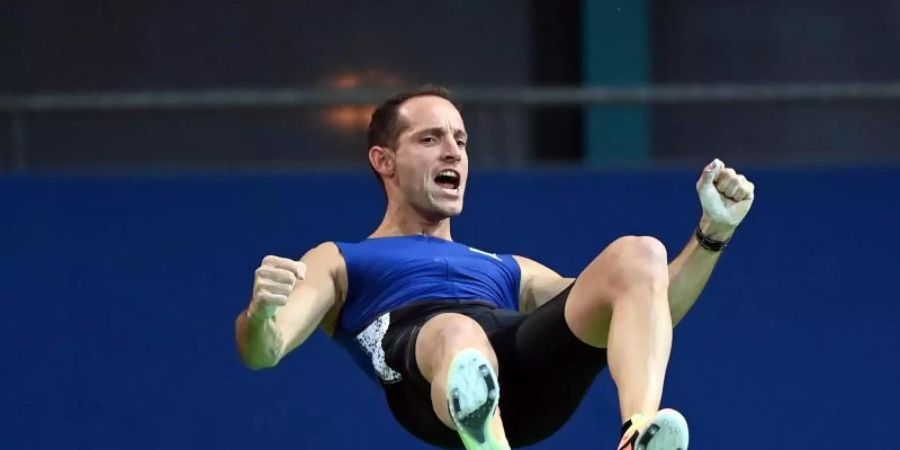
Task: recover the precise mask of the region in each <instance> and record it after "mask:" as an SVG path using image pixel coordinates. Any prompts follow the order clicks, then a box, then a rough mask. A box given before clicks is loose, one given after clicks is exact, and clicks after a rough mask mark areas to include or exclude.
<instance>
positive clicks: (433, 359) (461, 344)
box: [416, 313, 506, 441]
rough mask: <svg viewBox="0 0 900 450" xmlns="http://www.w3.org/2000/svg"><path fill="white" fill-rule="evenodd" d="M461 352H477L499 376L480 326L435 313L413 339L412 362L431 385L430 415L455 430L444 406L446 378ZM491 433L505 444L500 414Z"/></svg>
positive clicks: (459, 318) (445, 401) (472, 322)
mask: <svg viewBox="0 0 900 450" xmlns="http://www.w3.org/2000/svg"><path fill="white" fill-rule="evenodd" d="M465 349H475V350H478V351H479V352H481V353H482V354H483V355H484V356H485V357H486V358H487V359H488V361H489V362H490V363H491V365H492V366H493V368H494V372H495V373H499V367H498V365H497V356H496V354H494V349H493V348H492V347H491V344H490V341H488V338H487V335H486V334H485V333H484V330H483V329H482V328H481V326H479V325H478V323H477V322H475V321H474V320H472V319H470V318H468V317H466V316H463V315H461V314H453V313H447V314H439V315H437V316H435V317H433V318H432V319H430V320H429V321H428V322H426V323H425V325H424V326H423V327H422V329H421V331H419V337H418V339H417V340H416V361H417V363H418V365H419V370H421V372H422V375H424V376H425V379H426V380H428V381H429V382H430V383H431V404H432V407H433V408H434V413H435V414H436V415H437V416H438V418H439V419H441V422H443V423H444V425H446V426H448V427H449V428H452V429H456V426H455V424H454V423H453V419H452V418H451V417H450V411H449V408H448V406H447V378H448V374H449V371H450V363H451V362H452V361H453V357H454V356H455V355H456V354H457V353H458V352H460V351H461V350H465ZM491 431H492V432H493V435H494V437H495V438H496V439H497V440H500V441H506V433H505V432H504V430H503V422H502V420H501V419H500V411H499V409H498V411H497V413H496V414H495V415H494V418H493V420H492V422H491Z"/></svg>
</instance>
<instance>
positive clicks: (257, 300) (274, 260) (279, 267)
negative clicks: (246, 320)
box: [247, 255, 306, 319]
mask: <svg viewBox="0 0 900 450" xmlns="http://www.w3.org/2000/svg"><path fill="white" fill-rule="evenodd" d="M305 276H306V264H304V263H303V262H301V261H294V260H292V259H288V258H281V257H278V256H272V255H269V256H266V257H265V258H263V260H262V264H261V265H260V266H259V268H258V269H256V276H255V278H254V280H253V298H252V299H251V300H250V307H249V308H247V312H248V313H249V314H250V317H259V318H265V319H268V318H271V317H274V316H275V313H276V311H277V310H278V308H279V307H282V306H284V305H286V304H287V300H288V296H289V295H291V292H292V291H293V290H294V285H296V283H297V280H302V279H303V278H304V277H305Z"/></svg>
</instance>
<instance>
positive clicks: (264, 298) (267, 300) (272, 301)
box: [256, 291, 288, 306]
mask: <svg viewBox="0 0 900 450" xmlns="http://www.w3.org/2000/svg"><path fill="white" fill-rule="evenodd" d="M256 298H257V302H258V303H262V304H263V305H266V306H284V305H286V304H287V299H288V297H287V295H281V294H273V293H271V292H266V291H262V292H260V293H259V294H258V295H257V297H256Z"/></svg>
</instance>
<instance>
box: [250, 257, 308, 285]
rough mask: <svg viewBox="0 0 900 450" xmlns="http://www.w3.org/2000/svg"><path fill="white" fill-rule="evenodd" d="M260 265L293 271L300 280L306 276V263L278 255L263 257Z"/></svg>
mask: <svg viewBox="0 0 900 450" xmlns="http://www.w3.org/2000/svg"><path fill="white" fill-rule="evenodd" d="M260 267H261V268H262V267H272V268H277V269H285V270H289V271H291V272H293V273H294V274H296V275H297V277H298V278H300V279H301V280H302V279H303V277H305V276H306V264H303V262H301V261H294V260H293V259H288V258H282V257H280V256H275V255H269V256H266V257H265V258H263V260H262V266H260Z"/></svg>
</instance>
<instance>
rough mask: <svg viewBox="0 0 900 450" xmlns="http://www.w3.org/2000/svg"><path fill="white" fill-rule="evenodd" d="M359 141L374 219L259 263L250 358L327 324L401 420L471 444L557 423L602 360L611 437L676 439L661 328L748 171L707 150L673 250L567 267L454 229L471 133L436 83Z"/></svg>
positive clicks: (612, 254)
mask: <svg viewBox="0 0 900 450" xmlns="http://www.w3.org/2000/svg"><path fill="white" fill-rule="evenodd" d="M368 138H369V162H370V164H371V167H372V169H373V170H374V172H375V174H376V176H377V177H378V179H379V180H380V181H381V183H382V185H383V187H384V191H385V193H386V195H387V211H386V212H385V215H384V219H383V221H382V222H381V225H379V226H378V228H377V229H376V230H375V231H374V232H373V233H372V234H371V235H370V236H369V237H368V238H367V239H365V240H363V241H361V242H357V243H339V242H326V243H323V244H321V245H319V246H317V247H315V248H313V249H312V250H310V251H309V252H307V253H306V254H305V255H304V256H303V257H302V258H301V259H300V261H294V260H291V259H288V258H280V257H276V256H267V257H265V258H264V259H263V261H262V264H261V266H260V267H259V269H257V271H256V278H255V283H254V287H253V297H252V300H251V302H250V305H249V306H248V307H247V309H246V310H245V311H243V312H242V313H241V314H240V315H239V316H238V319H237V342H238V349H239V351H240V354H241V357H242V359H243V361H244V362H245V363H246V364H247V365H248V366H249V367H251V368H255V369H260V368H267V367H273V366H275V365H276V364H277V363H278V362H279V361H280V360H281V358H283V357H284V356H285V355H286V354H287V353H289V352H290V351H292V350H293V349H295V348H296V347H297V346H298V345H300V344H301V343H302V342H303V341H304V340H305V339H306V338H307V337H308V336H309V335H310V334H311V333H312V332H313V330H314V329H315V328H316V327H322V328H323V329H324V330H325V331H326V332H327V333H328V334H330V335H332V336H334V337H335V338H336V339H337V340H338V341H339V342H341V343H342V345H344V346H345V347H346V348H347V349H348V350H350V351H351V352H352V353H353V354H354V355H356V356H357V357H358V360H359V361H360V362H361V363H362V364H363V365H364V368H365V369H366V370H367V372H368V373H369V374H370V375H372V376H373V377H375V378H376V379H377V380H379V381H380V384H381V386H382V387H383V388H384V390H385V392H386V397H387V400H388V404H389V406H390V409H391V411H392V412H393V414H394V416H395V417H396V418H397V420H398V421H399V422H400V424H402V425H403V426H404V427H405V428H406V429H407V430H408V431H410V432H411V433H412V434H414V435H415V436H417V437H419V438H420V439H422V440H424V441H426V442H428V443H430V444H432V445H437V446H440V447H444V448H460V447H462V446H464V447H465V448H466V449H470V450H471V449H508V448H510V446H511V445H512V446H514V447H516V446H522V445H529V444H533V443H535V442H538V441H540V440H542V439H544V438H546V437H548V436H550V435H551V434H553V433H554V432H555V431H556V430H558V429H559V428H560V427H561V426H562V425H563V424H564V423H565V422H566V421H567V420H568V418H569V417H570V416H571V414H572V413H573V412H574V410H575V409H576V407H577V406H578V404H579V403H580V402H581V399H582V398H583V396H584V394H585V392H586V391H587V389H588V388H589V387H590V385H591V383H592V382H593V380H594V379H595V377H596V376H597V374H598V373H599V372H600V371H601V370H602V369H603V367H605V366H608V367H609V370H610V372H611V374H612V377H613V379H614V380H615V383H616V387H617V389H618V395H619V403H620V409H621V414H622V421H623V423H624V424H623V427H622V439H621V442H620V443H619V445H618V446H617V447H616V449H624V450H634V449H651V450H669V449H671V450H675V449H686V448H687V445H688V429H687V424H686V422H685V420H684V418H683V417H682V416H681V415H680V414H679V413H677V412H676V411H674V410H671V409H663V410H659V406H660V405H659V404H660V400H661V397H662V390H663V381H664V378H665V371H666V365H667V363H668V359H669V351H670V348H671V340H672V327H673V325H674V324H676V323H678V321H679V320H681V318H682V317H684V315H685V313H687V311H688V310H689V309H690V308H691V306H692V305H693V304H694V302H695V301H696V299H697V297H698V296H699V294H700V291H701V290H702V288H703V286H704V285H705V284H706V281H707V280H708V278H709V276H710V274H711V272H712V270H713V266H714V265H715V263H716V261H717V259H718V257H719V255H720V251H721V250H722V248H723V247H724V246H725V244H726V243H727V242H728V240H729V238H730V237H731V235H732V233H733V232H734V230H735V228H736V227H737V225H738V224H739V223H740V222H741V220H742V219H743V218H744V216H745V215H746V214H747V212H748V211H749V209H750V205H751V204H752V202H753V189H754V186H753V184H752V183H750V182H749V181H747V180H746V178H744V177H743V176H741V175H738V174H737V173H736V172H735V171H734V170H733V169H730V168H725V167H724V165H723V164H722V163H721V162H720V161H719V160H715V161H713V162H712V163H711V164H710V165H709V166H707V167H706V168H705V169H704V171H703V173H702V175H701V176H700V179H699V181H698V182H697V190H698V193H699V196H700V201H701V205H702V207H703V211H704V213H703V216H702V218H701V219H700V225H699V226H698V228H697V230H696V232H695V235H696V236H695V239H691V241H690V242H689V243H688V244H687V246H686V247H685V248H684V250H683V251H682V252H681V253H680V254H679V256H678V257H677V258H675V259H674V260H673V261H672V262H671V263H668V261H667V255H666V250H665V248H664V247H663V245H662V244H661V243H660V242H659V241H658V240H656V239H653V238H650V237H635V236H629V237H623V238H620V239H617V240H616V241H615V242H613V243H612V244H610V245H609V246H608V247H607V248H606V249H605V250H603V252H601V253H600V254H599V255H598V256H597V257H596V259H594V260H593V262H591V263H590V264H589V265H588V266H587V267H586V268H585V269H584V270H583V271H582V272H581V274H580V275H579V276H578V277H577V278H574V279H573V278H565V277H562V276H560V275H559V274H557V273H556V272H554V271H552V270H550V269H548V268H547V267H545V266H543V265H541V264H539V263H537V262H535V261H533V260H531V259H528V258H526V257H523V256H514V255H497V254H493V253H490V252H487V251H483V250H480V249H475V248H471V247H468V246H465V245H462V244H458V243H455V242H453V240H452V237H451V233H450V218H451V217H454V216H456V215H458V214H460V212H461V211H462V208H463V197H464V194H465V189H466V181H467V177H468V157H467V154H466V146H467V140H468V136H467V134H466V130H465V126H464V124H463V120H462V117H461V116H460V113H459V110H458V109H457V107H456V106H455V105H454V103H453V102H452V100H451V97H450V95H449V93H448V92H447V91H446V90H445V89H442V88H436V87H427V88H424V89H422V90H419V91H416V92H411V93H406V94H401V95H399V96H397V97H395V98H393V99H391V100H389V101H387V102H386V103H384V104H383V105H381V106H380V107H379V108H378V109H377V110H376V111H375V112H374V113H373V116H372V121H371V124H370V128H369V135H368ZM501 389H502V392H503V395H502V396H501V395H500V392H501Z"/></svg>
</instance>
